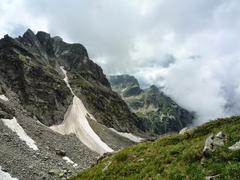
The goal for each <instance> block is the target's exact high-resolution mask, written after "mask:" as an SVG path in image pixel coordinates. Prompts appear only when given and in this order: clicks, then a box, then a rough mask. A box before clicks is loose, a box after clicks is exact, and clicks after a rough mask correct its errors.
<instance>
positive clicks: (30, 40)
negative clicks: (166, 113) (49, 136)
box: [0, 30, 144, 132]
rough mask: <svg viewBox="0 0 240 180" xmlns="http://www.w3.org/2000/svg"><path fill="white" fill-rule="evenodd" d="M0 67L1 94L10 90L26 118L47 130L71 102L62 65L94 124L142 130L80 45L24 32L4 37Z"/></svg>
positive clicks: (138, 120)
mask: <svg viewBox="0 0 240 180" xmlns="http://www.w3.org/2000/svg"><path fill="white" fill-rule="evenodd" d="M0 63H1V67H0V87H1V91H6V89H8V88H9V89H11V90H12V91H13V92H15V93H16V94H17V95H18V96H19V99H20V102H21V105H22V106H23V107H24V109H26V110H27V112H29V115H30V116H31V117H36V118H37V119H38V120H39V121H40V122H42V123H43V124H45V125H47V126H51V125H54V124H60V123H61V122H62V121H63V117H64V113H65V112H66V110H67V108H68V106H69V105H70V103H71V102H72V94H71V92H70V90H69V89H68V88H67V87H66V85H65V84H64V82H63V80H62V78H63V74H62V72H61V71H60V66H64V67H65V69H66V70H67V72H68V77H69V81H70V84H71V86H72V88H73V91H74V93H75V94H76V95H77V96H78V97H81V99H82V100H83V101H84V103H85V104H86V106H87V108H88V110H89V111H90V113H92V114H93V115H94V116H95V117H97V118H96V119H97V121H98V122H100V123H102V124H104V125H106V126H108V127H111V128H115V129H117V130H119V131H127V132H128V131H135V132H137V131H139V130H144V125H143V124H142V122H141V120H140V119H139V118H138V117H137V116H135V115H134V114H133V113H131V112H130V111H129V110H128V107H127V105H126V104H125V103H124V102H123V101H122V100H121V99H120V98H119V96H118V95H117V94H116V93H115V92H113V91H112V90H111V87H110V84H109V82H108V80H107V79H106V76H105V75H104V73H103V71H102V69H101V67H100V66H98V65H97V64H95V63H94V62H93V61H92V60H90V59H89V57H88V53H87V50H86V48H85V47H84V46H83V45H81V44H68V43H66V42H64V41H63V40H62V39H61V38H60V37H51V36H50V35H49V34H48V33H45V32H38V33H37V34H34V33H33V32H32V31H31V30H27V31H26V32H25V33H24V34H23V36H22V37H18V38H16V39H14V38H11V37H9V36H8V35H6V36H5V37H4V38H3V39H1V40H0Z"/></svg>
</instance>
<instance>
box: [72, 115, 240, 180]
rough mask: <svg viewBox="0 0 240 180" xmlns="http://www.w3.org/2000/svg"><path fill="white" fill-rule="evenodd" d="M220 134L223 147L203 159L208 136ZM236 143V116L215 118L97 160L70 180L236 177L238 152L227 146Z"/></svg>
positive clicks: (239, 120)
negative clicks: (203, 150)
mask: <svg viewBox="0 0 240 180" xmlns="http://www.w3.org/2000/svg"><path fill="white" fill-rule="evenodd" d="M219 131H223V132H224V133H225V134H226V135H227V144H226V145H224V146H223V147H219V148H218V149H217V150H216V151H215V152H214V153H213V154H212V155H211V156H210V157H208V158H205V159H204V160H203V155H202V149H203V146H204V142H205V140H206V138H207V137H208V136H209V135H210V134H211V133H218V132H219ZM239 140H240V117H231V118H225V119H218V120H216V121H211V122H209V123H206V124H204V125H202V126H200V127H198V128H196V129H194V130H193V131H192V133H188V134H184V135H180V134H169V135H164V136H162V137H161V138H159V139H158V140H156V141H154V142H144V143H141V144H137V145H134V146H130V147H128V148H125V149H123V150H121V151H119V152H117V153H114V154H112V155H110V156H109V157H107V158H105V159H103V160H102V161H100V162H99V163H98V164H97V165H95V166H94V167H92V168H90V169H88V170H86V171H84V172H83V173H81V174H80V175H78V177H74V178H72V179H73V180H81V179H84V180H85V179H89V180H90V179H91V180H93V179H97V180H99V179H114V180H115V179H197V180H199V179H204V178H205V177H206V176H214V175H219V176H218V177H217V178H216V179H239V178H240V151H230V150H229V149H228V147H229V146H231V145H233V144H234V143H235V142H236V141H239Z"/></svg>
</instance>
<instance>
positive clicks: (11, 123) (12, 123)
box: [1, 117, 38, 151]
mask: <svg viewBox="0 0 240 180" xmlns="http://www.w3.org/2000/svg"><path fill="white" fill-rule="evenodd" d="M1 120H2V122H3V123H4V124H5V126H7V127H8V128H9V129H11V130H12V131H13V132H15V133H16V134H17V135H18V136H19V138H20V139H21V140H22V141H25V142H26V144H27V145H28V146H29V147H30V148H31V149H33V150H35V151H36V150H38V147H37V146H36V144H35V141H34V140H33V139H32V138H31V137H29V136H28V135H27V134H26V132H25V131H24V129H23V128H22V127H21V126H20V125H19V124H18V122H17V119H16V118H15V117H14V118H13V119H1Z"/></svg>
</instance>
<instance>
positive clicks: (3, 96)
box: [0, 94, 9, 101]
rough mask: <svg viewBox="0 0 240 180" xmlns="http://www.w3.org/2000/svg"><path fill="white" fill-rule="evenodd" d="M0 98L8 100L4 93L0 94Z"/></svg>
mask: <svg viewBox="0 0 240 180" xmlns="http://www.w3.org/2000/svg"><path fill="white" fill-rule="evenodd" d="M0 99H2V100H3V101H9V99H8V98H7V97H6V96H5V95H4V94H2V95H0Z"/></svg>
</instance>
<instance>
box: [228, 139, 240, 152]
mask: <svg viewBox="0 0 240 180" xmlns="http://www.w3.org/2000/svg"><path fill="white" fill-rule="evenodd" d="M228 149H230V150H232V151H237V150H239V149H240V141H238V142H236V143H235V144H233V145H232V146H230V147H229V148H228Z"/></svg>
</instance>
